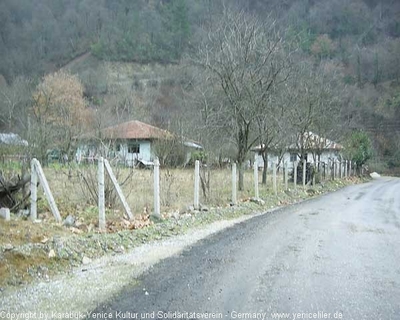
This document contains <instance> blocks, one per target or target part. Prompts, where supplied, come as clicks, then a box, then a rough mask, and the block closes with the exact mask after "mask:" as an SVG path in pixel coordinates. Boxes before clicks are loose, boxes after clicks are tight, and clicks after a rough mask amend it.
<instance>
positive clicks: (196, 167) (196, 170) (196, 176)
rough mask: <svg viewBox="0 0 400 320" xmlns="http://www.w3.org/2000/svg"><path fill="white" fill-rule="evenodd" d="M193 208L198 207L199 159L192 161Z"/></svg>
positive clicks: (196, 208)
mask: <svg viewBox="0 0 400 320" xmlns="http://www.w3.org/2000/svg"><path fill="white" fill-rule="evenodd" d="M194 209H195V210H199V209H200V161H199V160H196V161H195V163H194Z"/></svg>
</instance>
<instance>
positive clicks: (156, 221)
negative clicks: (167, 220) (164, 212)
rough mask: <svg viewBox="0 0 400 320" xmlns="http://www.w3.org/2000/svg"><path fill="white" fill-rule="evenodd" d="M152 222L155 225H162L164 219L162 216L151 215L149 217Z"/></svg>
mask: <svg viewBox="0 0 400 320" xmlns="http://www.w3.org/2000/svg"><path fill="white" fill-rule="evenodd" d="M149 219H150V221H152V222H154V223H160V222H162V221H163V220H162V218H161V217H160V216H157V215H155V214H151V215H150V217H149Z"/></svg>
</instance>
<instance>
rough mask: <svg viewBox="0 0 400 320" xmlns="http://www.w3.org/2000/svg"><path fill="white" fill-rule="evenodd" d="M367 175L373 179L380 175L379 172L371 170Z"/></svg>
mask: <svg viewBox="0 0 400 320" xmlns="http://www.w3.org/2000/svg"><path fill="white" fill-rule="evenodd" d="M369 175H370V176H371V178H374V179H376V178H380V177H381V175H380V174H379V173H376V172H372V173H370V174H369Z"/></svg>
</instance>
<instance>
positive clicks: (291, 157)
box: [290, 153, 297, 162]
mask: <svg viewBox="0 0 400 320" xmlns="http://www.w3.org/2000/svg"><path fill="white" fill-rule="evenodd" d="M295 161H297V153H291V154H290V162H295Z"/></svg>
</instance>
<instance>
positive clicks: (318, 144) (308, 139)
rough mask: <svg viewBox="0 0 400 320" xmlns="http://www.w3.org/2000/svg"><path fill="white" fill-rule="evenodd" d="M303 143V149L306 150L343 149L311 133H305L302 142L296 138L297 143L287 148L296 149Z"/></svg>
mask: <svg viewBox="0 0 400 320" xmlns="http://www.w3.org/2000/svg"><path fill="white" fill-rule="evenodd" d="M301 143H303V148H304V149H306V150H336V151H340V150H342V149H343V146H342V145H341V144H339V143H336V142H334V141H332V140H329V139H327V138H325V137H321V136H319V135H317V134H315V133H313V132H311V131H310V132H306V133H304V136H303V141H301V137H300V136H299V137H298V143H297V144H296V143H293V144H292V145H290V146H289V149H298V148H299V146H300V145H301Z"/></svg>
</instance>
